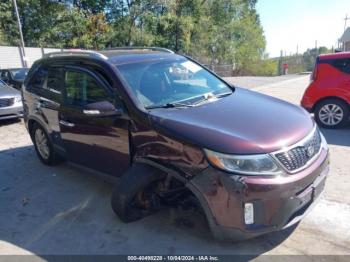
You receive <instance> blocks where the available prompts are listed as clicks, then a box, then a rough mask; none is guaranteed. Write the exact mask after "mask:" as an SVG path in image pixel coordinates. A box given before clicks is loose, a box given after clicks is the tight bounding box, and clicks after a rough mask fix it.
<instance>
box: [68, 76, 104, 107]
mask: <svg viewBox="0 0 350 262" xmlns="http://www.w3.org/2000/svg"><path fill="white" fill-rule="evenodd" d="M64 82H65V101H66V103H67V104H70V105H78V106H82V105H86V104H90V103H94V102H100V101H106V100H109V94H108V92H107V91H106V90H105V89H104V88H103V87H102V86H100V85H99V84H98V83H97V81H96V80H95V79H94V78H93V77H92V76H91V75H89V74H88V73H85V72H82V71H75V70H67V71H66V72H65V81H64Z"/></svg>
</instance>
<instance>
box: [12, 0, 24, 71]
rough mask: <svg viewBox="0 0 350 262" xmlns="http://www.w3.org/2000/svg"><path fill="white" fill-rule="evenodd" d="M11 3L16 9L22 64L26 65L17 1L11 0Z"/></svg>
mask: <svg viewBox="0 0 350 262" xmlns="http://www.w3.org/2000/svg"><path fill="white" fill-rule="evenodd" d="M13 5H14V7H15V11H16V16H17V23H18V30H19V35H20V38H21V49H22V59H23V64H24V67H27V60H26V53H25V50H24V39H23V32H22V25H21V20H20V18H19V13H18V7H17V1H16V0H13Z"/></svg>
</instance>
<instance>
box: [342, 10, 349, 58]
mask: <svg viewBox="0 0 350 262" xmlns="http://www.w3.org/2000/svg"><path fill="white" fill-rule="evenodd" d="M348 20H350V17H348V14H346V15H345V18H344V33H345V30H346V23H347V21H348ZM344 33H343V34H344ZM342 44H343V51H345V43H342Z"/></svg>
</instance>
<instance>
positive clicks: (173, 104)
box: [146, 102, 193, 109]
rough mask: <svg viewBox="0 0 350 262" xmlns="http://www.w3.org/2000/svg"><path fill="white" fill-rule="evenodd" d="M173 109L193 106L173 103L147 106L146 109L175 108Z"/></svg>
mask: <svg viewBox="0 0 350 262" xmlns="http://www.w3.org/2000/svg"><path fill="white" fill-rule="evenodd" d="M175 107H193V105H191V104H185V103H177V102H175V103H167V104H164V105H155V106H147V107H146V109H155V108H175Z"/></svg>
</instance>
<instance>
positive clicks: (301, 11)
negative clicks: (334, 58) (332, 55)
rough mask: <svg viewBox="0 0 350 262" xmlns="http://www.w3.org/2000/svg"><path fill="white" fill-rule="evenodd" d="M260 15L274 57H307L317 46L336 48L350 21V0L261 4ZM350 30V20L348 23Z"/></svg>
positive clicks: (262, 0) (266, 1)
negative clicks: (347, 18)
mask: <svg viewBox="0 0 350 262" xmlns="http://www.w3.org/2000/svg"><path fill="white" fill-rule="evenodd" d="M256 8H257V11H258V13H259V16H260V20H261V23H262V26H263V28H264V34H265V38H266V51H267V53H268V54H269V56H270V57H276V56H279V55H280V52H281V50H284V52H286V53H287V54H288V55H289V54H291V53H292V54H295V53H296V52H297V46H298V51H299V53H303V52H304V51H305V50H306V49H307V48H314V47H315V41H316V40H317V46H326V47H328V48H332V46H334V48H336V47H337V45H338V39H339V38H340V37H341V36H342V34H343V30H344V22H345V21H344V18H345V16H346V14H347V15H348V17H350V0H258V3H257V6H256ZM347 26H349V27H350V20H348V21H347Z"/></svg>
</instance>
